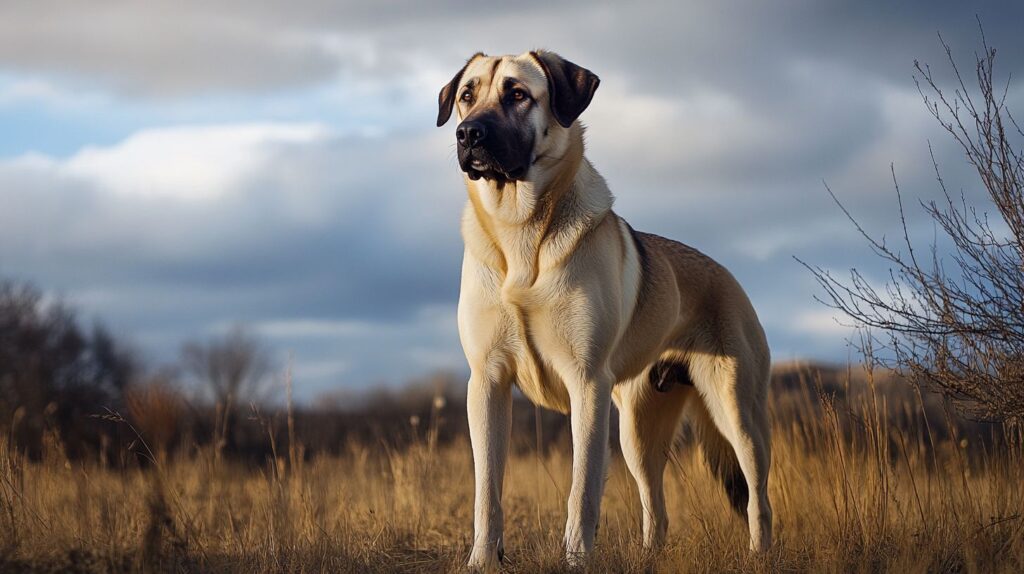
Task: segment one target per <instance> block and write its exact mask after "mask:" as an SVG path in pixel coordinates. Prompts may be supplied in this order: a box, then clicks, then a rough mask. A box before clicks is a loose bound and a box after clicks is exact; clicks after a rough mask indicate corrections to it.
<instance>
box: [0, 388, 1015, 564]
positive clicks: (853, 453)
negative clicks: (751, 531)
mask: <svg viewBox="0 0 1024 574" xmlns="http://www.w3.org/2000/svg"><path fill="white" fill-rule="evenodd" d="M880 386H881V384H880V383H879V384H876V382H875V381H874V378H873V377H872V376H871V374H870V373H869V374H868V376H867V378H866V382H865V385H864V386H863V388H862V390H860V391H859V392H848V393H845V395H846V398H845V400H844V401H837V402H830V401H827V400H826V401H821V400H819V399H818V395H819V394H828V391H827V390H824V389H815V384H814V381H813V380H810V379H804V380H803V381H802V384H801V385H799V386H798V388H796V389H790V390H786V391H779V392H776V393H775V396H776V398H775V401H774V407H773V408H774V418H775V423H774V464H773V467H772V473H771V482H770V489H771V496H772V500H773V503H774V510H775V532H776V545H775V547H774V548H773V549H772V550H771V551H770V552H769V553H767V554H766V555H764V556H752V555H750V554H749V553H748V552H747V550H746V548H747V541H746V530H745V525H744V524H743V522H742V520H740V519H739V518H737V517H736V516H735V515H734V514H732V512H731V511H730V509H729V506H728V503H727V501H726V498H725V496H724V494H723V493H722V492H720V490H719V487H718V486H717V485H716V483H715V481H713V480H712V479H711V478H710V476H709V474H708V472H707V471H706V469H705V468H704V466H703V463H702V462H701V458H700V457H699V456H698V455H697V454H698V453H695V452H694V449H693V448H691V447H690V446H689V443H688V442H687V441H686V440H685V437H684V439H683V440H682V443H681V445H680V447H679V448H678V449H677V450H676V452H675V455H674V456H673V457H672V460H671V463H670V465H669V469H668V470H667V473H668V477H667V481H666V490H667V498H668V505H669V513H670V516H671V525H670V528H669V537H668V543H667V546H666V547H665V548H664V549H663V550H662V551H661V552H660V553H658V554H657V555H654V556H647V555H645V554H644V553H643V552H642V551H641V550H640V549H639V539H640V506H639V502H638V500H637V497H636V494H635V489H634V485H633V483H632V480H631V479H630V478H629V476H628V473H627V472H626V470H625V468H624V465H623V463H622V461H621V458H619V457H618V456H617V455H616V456H615V457H613V462H612V465H611V468H610V476H609V479H608V485H607V488H606V494H605V499H604V506H603V509H602V510H603V514H602V518H601V527H600V531H599V534H598V550H597V552H596V556H595V557H594V560H593V561H592V562H591V564H590V567H589V568H590V570H592V571H595V572H635V571H649V570H651V569H653V570H656V571H661V572H680V571H695V572H722V571H753V572H762V571H843V572H848V571H852V572H876V571H894V572H950V571H980V572H989V571H1003V572H1019V571H1022V570H1024V536H1022V529H1024V518H1022V516H1021V515H1022V511H1024V489H1022V486H1021V474H1020V473H1021V470H1022V468H1024V467H1022V464H1021V463H1022V457H1021V448H1020V441H1019V438H1020V437H1019V436H1014V435H1012V434H1011V433H1009V432H1001V433H1000V434H998V435H997V436H995V437H994V438H993V439H992V440H989V441H984V442H981V441H977V440H975V439H971V440H966V439H964V438H963V437H961V436H959V435H958V434H957V432H956V428H955V426H954V425H953V424H952V421H950V425H949V427H948V428H945V429H940V428H933V427H934V424H933V423H928V422H927V421H926V419H924V418H923V417H921V416H919V414H920V412H921V409H922V404H921V403H922V399H921V398H920V397H918V396H915V395H912V394H904V395H902V396H896V395H894V394H892V393H889V392H882V391H880V390H879V387H880ZM435 407H436V408H435V411H434V416H433V417H431V419H432V420H427V421H421V422H419V423H418V424H423V425H429V426H430V429H429V432H427V433H425V436H426V438H424V439H422V440H419V441H417V442H415V443H414V444H413V445H412V446H411V447H409V448H404V449H402V450H396V449H393V448H388V447H384V446H379V445H377V444H360V443H352V444H350V445H349V447H348V448H347V449H346V451H345V452H344V453H343V454H341V455H340V456H329V457H328V456H313V457H311V458H309V459H308V460H303V457H302V456H296V454H295V453H296V449H297V448H298V445H295V444H292V441H289V440H288V437H287V436H285V437H277V440H278V443H280V444H278V443H275V453H276V454H275V456H273V457H271V459H269V460H267V462H266V464H264V465H262V466H260V467H257V468H252V467H246V466H243V465H241V464H239V463H234V462H231V461H230V460H226V459H224V458H222V457H221V456H219V455H218V453H217V452H216V449H214V448H194V449H193V450H192V451H191V452H179V453H176V454H174V455H172V456H163V455H159V456H157V455H155V454H153V453H147V451H148V446H147V445H146V443H145V442H144V439H145V437H144V436H140V441H139V444H138V445H137V446H136V449H137V450H139V451H141V452H142V453H143V454H144V456H145V457H146V458H152V460H151V461H150V462H149V464H146V465H136V466H133V467H130V468H127V469H120V470H118V469H115V468H113V467H109V468H108V467H105V466H104V465H103V464H101V463H100V462H96V463H74V462H70V461H69V460H68V459H67V458H66V457H65V456H64V454H63V452H62V448H61V445H60V443H59V441H57V440H56V439H51V440H50V441H49V442H48V443H47V446H46V453H45V457H44V459H43V460H42V461H39V462H29V461H27V460H26V459H25V458H23V457H22V456H20V455H19V454H17V453H16V452H14V451H13V450H12V449H11V448H10V447H9V444H7V443H4V444H0V571H21V570H28V571H78V572H100V571H141V572H181V571H184V572H192V571H225V572H320V571H331V572H366V571H371V572H372V571H381V572H390V571H423V572H434V571H456V570H459V569H460V567H461V566H462V564H463V562H464V560H465V559H466V558H467V552H468V549H469V543H470V536H471V527H472V503H473V501H472V494H473V489H472V460H471V455H470V448H469V445H468V444H467V442H466V441H465V440H457V441H455V442H454V443H450V444H446V445H440V444H439V443H438V441H437V440H435V438H436V436H437V433H436V432H435V431H436V428H437V425H438V424H440V423H439V422H438V421H439V420H440V416H439V415H440V413H441V411H442V409H444V408H446V407H445V405H443V404H441V403H438V404H437V405H435ZM125 424H127V423H125ZM140 435H141V433H140ZM520 438H521V442H522V444H528V443H529V442H530V441H531V440H533V438H532V437H520ZM284 443H288V444H284ZM570 464H571V458H570V453H569V447H568V443H567V442H566V441H564V440H563V441H561V443H560V446H559V447H556V448H551V449H548V451H547V454H543V455H541V454H539V453H538V452H537V451H536V450H529V449H516V453H515V454H513V457H512V460H511V461H510V464H509V471H508V476H507V477H506V492H505V497H504V500H505V505H506V520H507V524H506V538H507V542H506V550H507V564H506V570H507V571H510V572H538V571H541V572H542V571H558V570H560V569H561V562H560V557H561V551H560V547H559V543H560V536H561V532H562V527H563V521H564V519H565V509H564V506H565V498H566V493H567V492H568V489H569V476H570Z"/></svg>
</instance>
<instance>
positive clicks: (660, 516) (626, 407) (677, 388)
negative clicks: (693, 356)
mask: <svg viewBox="0 0 1024 574" xmlns="http://www.w3.org/2000/svg"><path fill="white" fill-rule="evenodd" d="M692 395H693V387H689V386H683V385H671V386H670V387H669V388H668V391H667V392H659V391H657V390H656V388H655V386H654V385H653V384H651V381H650V380H649V377H648V374H647V372H646V371H645V372H644V373H643V374H642V375H640V376H639V377H637V378H635V379H633V380H631V381H628V382H624V383H622V384H620V385H618V386H616V387H615V392H614V394H613V398H614V400H615V405H616V406H617V407H618V409H619V444H620V446H621V448H622V456H623V458H624V459H625V460H626V466H627V467H628V468H629V472H630V474H632V475H633V479H634V480H636V485H637V490H638V491H639V493H640V504H641V506H642V507H643V508H642V512H643V544H644V548H646V549H649V550H653V549H657V548H659V547H660V546H661V545H662V544H663V543H664V541H665V533H666V532H667V530H668V514H667V512H666V511H665V492H664V485H663V481H664V475H665V464H666V463H667V462H668V456H669V450H670V449H671V448H672V442H673V440H674V439H675V436H676V431H677V430H678V427H679V419H680V415H681V413H682V412H683V408H684V406H685V405H686V402H687V400H688V399H689V398H690V397H691V396H692Z"/></svg>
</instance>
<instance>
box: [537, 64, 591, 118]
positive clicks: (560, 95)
mask: <svg viewBox="0 0 1024 574" xmlns="http://www.w3.org/2000/svg"><path fill="white" fill-rule="evenodd" d="M530 55H532V56H533V58H534V59H535V60H537V63H538V64H540V67H541V69H543V70H544V75H545V76H547V77H548V96H549V97H548V99H550V100H551V112H552V113H553V114H554V116H555V119H556V120H557V121H558V123H559V124H561V125H562V127H564V128H567V127H569V126H571V125H572V123H573V122H574V121H576V118H578V117H580V114H582V113H583V110H585V109H587V106H589V105H590V100H591V99H593V97H594V92H596V91H597V86H598V85H599V84H600V83H601V79H600V78H598V77H597V76H596V75H595V74H594V73H593V72H591V71H590V70H588V69H586V68H581V67H579V66H577V65H576V64H573V63H572V62H570V61H569V60H566V59H564V58H562V57H561V56H559V55H558V54H554V53H552V52H545V51H537V52H530Z"/></svg>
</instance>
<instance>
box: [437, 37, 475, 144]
mask: <svg viewBox="0 0 1024 574" xmlns="http://www.w3.org/2000/svg"><path fill="white" fill-rule="evenodd" d="M483 55H484V54H483V52H477V53H476V54H473V57H472V58H470V59H468V60H466V64H465V65H464V66H462V69H461V70H459V71H458V73H457V74H455V77H454V78H452V81H450V82H448V84H447V85H445V87H443V88H441V93H439V94H438V95H437V127H441V126H443V125H445V124H446V123H448V118H450V117H452V108H453V107H454V106H455V92H456V91H457V90H458V89H459V82H461V81H462V73H463V72H465V71H466V68H468V67H469V65H470V64H471V63H472V62H473V60H475V59H477V57H479V56H483Z"/></svg>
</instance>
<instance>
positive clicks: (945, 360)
mask: <svg viewBox="0 0 1024 574" xmlns="http://www.w3.org/2000/svg"><path fill="white" fill-rule="evenodd" d="M940 42H942V45H943V47H944V48H945V50H946V56H947V59H948V63H949V65H950V67H951V68H952V71H953V74H954V77H955V82H956V85H954V86H953V88H952V91H950V90H948V89H943V88H942V87H940V86H939V84H938V82H937V81H936V79H935V77H934V76H933V74H932V71H931V68H930V67H929V66H928V65H922V64H920V63H917V62H915V69H916V70H917V73H916V74H915V83H916V84H917V87H918V91H919V92H920V94H921V97H922V99H923V100H924V103H925V106H926V107H927V108H928V111H929V112H930V113H931V114H932V115H933V116H934V117H935V119H936V120H938V122H939V123H940V124H941V126H942V127H943V128H944V129H945V131H946V132H948V133H949V134H950V136H952V138H953V139H954V140H955V141H956V142H957V144H959V146H960V147H961V148H962V149H963V151H964V153H965V155H966V159H967V162H968V163H969V164H970V165H971V166H972V167H973V168H974V171H975V172H976V173H977V175H978V178H979V180H980V183H981V185H982V186H983V188H984V192H985V200H986V201H983V202H982V204H980V205H974V204H971V203H969V202H968V200H967V198H966V196H965V194H964V193H963V192H961V193H959V194H955V195H954V194H952V193H950V191H949V190H948V189H947V188H946V184H945V182H944V181H943V179H942V176H941V173H940V170H939V167H938V163H937V162H936V160H935V156H934V153H932V164H933V167H934V169H935V173H936V175H937V176H938V181H939V185H940V186H941V190H942V193H943V196H944V199H943V200H941V201H939V202H935V201H932V202H920V205H921V206H922V208H923V209H924V211H925V213H927V215H928V216H929V217H930V218H931V220H932V221H934V222H935V224H936V229H937V235H938V237H937V238H936V239H935V240H934V241H933V242H932V243H931V244H930V245H929V246H928V249H926V250H923V251H922V250H920V249H915V247H914V245H913V243H912V241H911V239H910V233H909V232H908V231H907V219H906V215H905V213H904V209H903V199H902V196H901V195H900V190H899V185H898V184H896V196H897V199H898V202H899V214H900V219H901V222H902V241H901V242H900V243H898V244H896V245H890V244H887V243H886V241H885V239H884V238H882V239H878V238H875V237H873V236H871V235H869V234H868V233H867V232H866V231H865V230H864V229H863V227H862V226H861V225H860V224H859V223H858V222H857V220H855V219H854V218H853V216H852V215H850V213H849V211H847V210H846V208H845V207H843V205H842V204H841V203H839V201H838V199H836V202H837V203H839V206H840V208H841V209H842V210H843V212H844V213H845V214H846V215H847V217H849V219H850V221H851V222H852V223H853V224H854V225H855V226H856V228H857V230H858V231H859V232H860V233H861V235H863V237H864V238H865V239H866V240H867V241H868V243H869V245H870V247H871V249H872V250H873V251H874V253H875V254H876V255H878V257H880V258H881V259H882V260H883V261H884V262H885V264H886V265H888V266H889V267H890V269H889V278H888V280H887V281H886V282H885V283H884V285H882V286H878V285H874V284H872V283H871V282H870V281H868V280H867V279H866V278H865V277H864V276H863V275H862V274H861V273H860V272H858V271H857V270H856V269H851V271H850V277H849V278H848V279H841V278H837V277H835V276H833V275H831V274H829V272H827V271H825V270H823V269H822V268H820V267H815V266H809V265H807V264H806V263H804V265H805V266H807V267H808V269H810V270H811V271H812V273H813V274H814V276H815V277H816V278H817V280H818V282H819V283H820V285H821V286H822V287H823V288H824V291H825V297H824V298H823V299H824V302H825V303H826V304H827V305H829V306H830V307H832V308H834V309H836V310H838V311H840V312H842V313H843V314H845V315H846V316H847V317H849V318H851V319H852V320H853V321H854V323H855V324H856V325H858V326H860V327H865V328H867V329H868V330H869V331H870V332H871V333H872V334H873V336H877V335H874V334H877V333H881V334H882V335H881V339H880V340H879V342H880V344H881V346H882V347H883V348H884V349H885V350H886V351H887V353H884V355H885V356H884V357H882V356H880V355H874V356H873V357H870V358H873V359H879V360H881V361H882V362H883V363H886V364H887V365H888V366H892V367H895V368H897V369H898V370H899V371H901V373H902V374H903V375H904V376H907V377H908V378H909V379H910V380H911V381H913V382H914V383H918V384H922V385H924V386H927V387H928V388H931V389H933V390H937V391H939V392H941V393H942V394H944V395H945V396H946V397H948V398H949V399H951V400H952V401H953V403H954V404H955V405H956V406H957V407H958V408H959V410H961V411H962V412H963V413H965V414H966V415H968V416H970V417H972V418H975V419H979V420H985V421H999V422H1010V423H1019V422H1021V421H1022V420H1024V158H1022V150H1021V147H1020V141H1019V139H1018V138H1019V137H1024V132H1022V131H1021V128H1020V126H1019V125H1018V124H1017V122H1016V121H1015V120H1014V118H1013V116H1012V115H1011V113H1010V110H1009V109H1008V108H1007V107H1006V97H1007V93H1008V90H1009V82H1007V83H1006V84H1005V85H1000V84H998V83H997V81H996V79H995V74H994V63H995V56H996V51H995V49H993V48H991V47H989V45H988V43H987V41H986V40H985V38H984V34H982V44H983V46H984V52H983V53H982V54H980V55H976V56H975V80H976V83H977V85H976V86H968V84H967V82H965V80H964V78H963V76H962V75H961V72H960V69H959V68H958V67H957V64H956V61H955V59H954V57H953V54H952V51H951V49H950V48H949V46H948V45H947V44H946V43H945V42H944V41H942V39H941V36H940ZM893 180H894V182H895V173H894V174H893ZM829 193H832V191H831V189H830V190H829ZM832 197H833V198H835V195H834V194H833V195H832ZM946 245H948V248H947V247H946ZM801 263H802V262H801ZM880 357H881V359H880Z"/></svg>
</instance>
